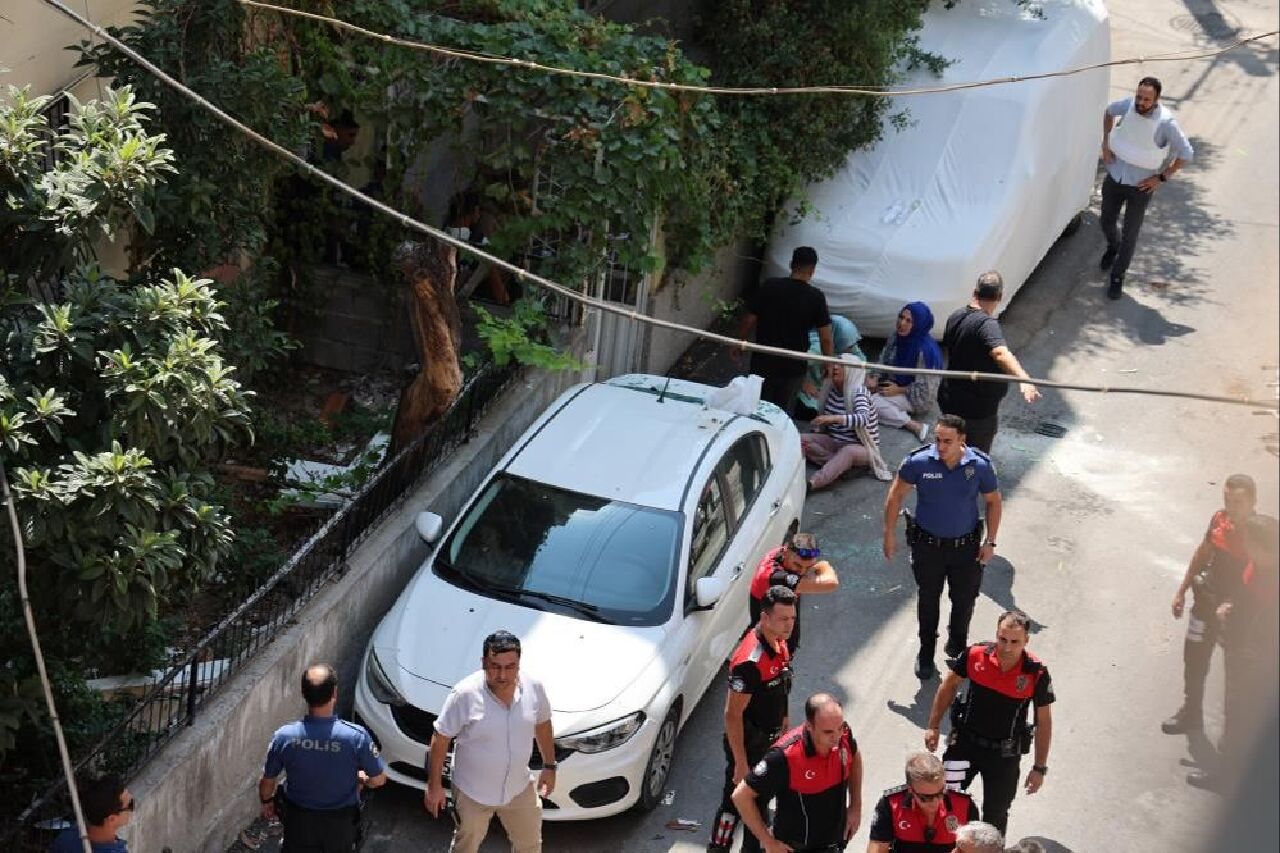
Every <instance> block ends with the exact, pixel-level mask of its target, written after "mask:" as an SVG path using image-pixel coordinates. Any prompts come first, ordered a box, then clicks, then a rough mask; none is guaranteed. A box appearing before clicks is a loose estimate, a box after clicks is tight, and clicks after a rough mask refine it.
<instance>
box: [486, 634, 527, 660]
mask: <svg viewBox="0 0 1280 853" xmlns="http://www.w3.org/2000/svg"><path fill="white" fill-rule="evenodd" d="M503 652H515V653H516V655H517V656H518V655H519V654H520V638H519V637H517V636H516V635H515V634H513V633H511V632H510V631H494V632H493V633H492V634H490V635H489V636H487V637H485V638H484V657H486V658H487V657H489V656H490V655H500V654H502V653H503Z"/></svg>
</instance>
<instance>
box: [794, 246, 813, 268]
mask: <svg viewBox="0 0 1280 853" xmlns="http://www.w3.org/2000/svg"><path fill="white" fill-rule="evenodd" d="M817 265H818V250H817V249H815V248H813V247H812V246H796V247H795V249H794V250H793V251H792V252H791V269H793V270H802V269H807V268H808V267H816V266H817Z"/></svg>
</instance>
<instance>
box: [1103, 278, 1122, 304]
mask: <svg viewBox="0 0 1280 853" xmlns="http://www.w3.org/2000/svg"><path fill="white" fill-rule="evenodd" d="M1123 286H1124V279H1122V278H1113V279H1111V284H1109V285H1108V286H1107V298H1108V299H1112V300H1115V299H1119V298H1120V289H1121V287H1123Z"/></svg>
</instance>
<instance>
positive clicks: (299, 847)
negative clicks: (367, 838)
mask: <svg viewBox="0 0 1280 853" xmlns="http://www.w3.org/2000/svg"><path fill="white" fill-rule="evenodd" d="M280 820H281V822H282V823H283V824H284V843H283V844H282V845H281V847H280V853H352V851H353V850H355V847H356V841H357V839H358V838H359V833H360V809H359V808H357V807H356V806H350V807H348V808H342V809H304V808H302V807H301V806H296V805H294V804H293V803H291V802H289V801H288V800H285V801H284V809H283V811H282V813H281V815H280Z"/></svg>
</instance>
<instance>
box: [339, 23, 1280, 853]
mask: <svg viewBox="0 0 1280 853" xmlns="http://www.w3.org/2000/svg"><path fill="white" fill-rule="evenodd" d="M1276 12H1277V10H1276V4H1275V3H1274V2H1252V0H1223V2H1222V3H1221V4H1220V5H1218V6H1215V5H1214V4H1212V3H1209V2H1203V0H1186V2H1185V3H1179V2H1173V0H1131V1H1130V2H1126V3H1124V4H1122V5H1121V4H1117V5H1116V7H1115V8H1113V11H1112V15H1113V17H1112V34H1113V45H1114V47H1113V54H1114V55H1115V56H1117V57H1119V56H1132V55H1137V54H1152V53H1156V52H1165V51H1174V50H1185V49H1192V48H1197V47H1199V48H1205V47H1213V46H1220V45H1223V44H1226V43H1228V42H1229V41H1231V40H1232V39H1233V38H1234V37H1238V36H1237V35H1236V33H1238V32H1239V29H1240V28H1244V29H1245V30H1250V31H1256V30H1259V29H1265V28H1269V27H1272V26H1274V24H1275V20H1276ZM1276 70H1277V52H1276V49H1275V41H1274V40H1272V42H1270V43H1269V46H1265V47H1264V46H1253V47H1250V48H1246V49H1240V50H1237V51H1235V52H1233V53H1231V54H1230V55H1228V56H1224V57H1222V58H1219V59H1216V60H1213V61H1210V62H1204V61H1201V62H1194V63H1168V64H1159V65H1155V64H1152V65H1147V66H1138V67H1129V68H1117V69H1115V70H1114V71H1113V73H1112V92H1113V97H1123V96H1125V95H1127V94H1130V93H1131V91H1132V88H1133V85H1134V83H1135V82H1136V80H1137V79H1138V78H1139V77H1141V76H1143V75H1144V74H1158V75H1159V76H1161V77H1162V79H1163V80H1164V84H1165V102H1166V104H1168V105H1170V106H1172V107H1173V108H1174V109H1176V110H1177V111H1178V114H1179V117H1180V120H1181V122H1182V124H1183V127H1184V128H1185V129H1186V130H1187V132H1188V134H1189V135H1190V136H1191V137H1192V141H1193V143H1194V145H1195V146H1196V150H1197V158H1196V161H1195V163H1194V165H1192V166H1191V167H1189V168H1188V169H1186V170H1184V172H1183V173H1181V174H1179V175H1178V176H1177V178H1176V179H1175V180H1173V181H1171V182H1170V183H1169V184H1168V185H1166V186H1165V187H1162V188H1161V189H1160V190H1159V191H1158V192H1159V195H1158V197H1157V198H1156V199H1155V200H1154V201H1153V202H1152V204H1151V207H1150V209H1149V211H1148V215H1147V221H1146V225H1145V228H1144V231H1143V235H1142V243H1141V245H1140V247H1139V254H1138V257H1137V258H1136V260H1135V262H1134V264H1133V267H1132V269H1131V271H1130V276H1129V284H1128V286H1127V289H1126V294H1125V297H1124V298H1123V300H1121V301H1120V302H1118V303H1112V302H1108V301H1107V300H1106V299H1105V298H1104V297H1103V288H1104V284H1105V282H1104V280H1103V278H1102V273H1100V272H1099V271H1098V269H1097V266H1096V262H1097V259H1098V257H1099V255H1100V254H1101V251H1102V240H1101V237H1100V235H1099V233H1098V230H1097V217H1096V213H1097V200H1096V198H1095V201H1094V205H1093V208H1092V210H1091V212H1090V215H1089V216H1087V217H1086V220H1085V225H1084V227H1083V228H1081V229H1080V231H1079V232H1078V233H1076V234H1074V235H1073V236H1071V237H1068V238H1066V239H1064V240H1063V241H1061V242H1060V243H1059V244H1058V246H1057V247H1056V248H1055V249H1054V250H1053V251H1052V252H1051V253H1050V255H1049V257H1047V258H1046V260H1045V261H1044V263H1043V264H1042V265H1041V268H1040V269H1039V270H1038V271H1037V273H1036V274H1035V276H1034V277H1033V279H1032V281H1031V282H1030V283H1029V284H1028V285H1027V286H1026V287H1025V288H1024V289H1023V291H1022V292H1021V293H1020V294H1019V295H1018V297H1017V298H1016V299H1015V300H1014V301H1013V303H1012V304H1011V306H1010V307H1009V310H1008V311H1007V312H1006V314H1005V317H1004V324H1005V328H1006V331H1007V332H1008V333H1009V335H1010V339H1011V341H1010V342H1011V344H1012V345H1013V347H1014V350H1015V352H1017V353H1018V355H1019V356H1020V358H1021V359H1022V360H1023V362H1024V364H1025V365H1026V366H1027V368H1028V369H1029V370H1030V371H1031V372H1032V373H1034V374H1036V375H1047V376H1049V377H1052V378H1058V379H1064V380H1074V381H1081V382H1095V383H1104V384H1105V383H1116V384H1131V385H1149V386H1157V387H1178V388H1200V389H1203V390H1206V391H1213V392H1219V393H1224V392H1225V393H1240V394H1247V395H1249V396H1251V397H1261V398H1273V397H1274V396H1275V394H1276V384H1275V383H1276V379H1277V365H1278V364H1280V356H1278V355H1277V333H1276V329H1277V288H1276V283H1277V236H1278V235H1277V224H1278V223H1277V215H1278V214H1277V199H1278V197H1280V193H1278V189H1277V162H1276V158H1277V150H1280V149H1278V146H1277V126H1278V115H1277V93H1278V89H1277V83H1276ZM1099 112H1101V109H1099ZM1064 120H1079V121H1089V122H1095V121H1097V122H1099V123H1100V117H1099V116H1093V115H1089V116H1080V117H1070V118H1065V117H1064ZM1045 421H1048V422H1052V423H1055V424H1059V425H1061V426H1063V427H1065V428H1066V434H1065V435H1064V436H1063V437H1061V438H1050V437H1047V436H1044V435H1040V434H1038V433H1037V432H1035V428H1036V427H1037V426H1038V425H1039V424H1040V423H1041V422H1045ZM913 443H914V442H913V440H912V439H911V437H910V436H908V435H907V434H906V433H905V432H902V431H894V430H887V431H885V456H886V458H887V459H888V460H889V461H890V464H894V463H896V461H897V460H898V459H900V458H901V456H902V454H903V453H904V452H905V451H906V450H907V449H909V448H910V447H911V446H912V445H913ZM1276 448H1277V421H1276V418H1275V417H1274V415H1273V414H1271V413H1268V412H1257V411H1253V410H1250V409H1248V408H1228V407H1223V406H1215V405H1206V404H1198V403H1192V402H1184V401H1168V400H1158V399H1154V398H1140V397H1129V396H1123V395H1106V396H1100V395H1085V394H1080V393H1062V394H1059V393H1054V392H1050V393H1047V394H1046V395H1045V397H1044V399H1042V400H1041V401H1040V402H1039V403H1037V404H1036V405H1035V406H1027V405H1026V404H1024V403H1023V402H1022V401H1021V400H1020V399H1016V400H1015V399H1014V395H1011V397H1010V398H1008V399H1007V401H1006V404H1005V407H1004V411H1003V424H1002V427H1001V433H1000V436H999V438H998V439H997V444H996V449H995V457H996V460H997V463H998V465H999V468H1000V474H1001V478H1002V484H1003V491H1004V495H1005V500H1006V504H1005V507H1006V508H1005V521H1004V525H1003V527H1002V528H1001V531H1000V556H999V557H998V558H997V560H996V561H995V562H994V563H993V564H992V565H991V567H990V568H989V570H988V572H987V576H986V578H985V581H984V588H983V595H982V597H981V599H980V601H979V604H978V608H977V612H976V615H975V618H974V626H975V630H974V634H975V636H976V637H980V636H982V634H983V633H984V632H987V631H988V630H989V629H992V628H993V622H994V620H995V617H996V615H997V613H999V612H1000V611H1001V610H1003V609H1004V608H1006V607H1011V606H1014V605H1016V606H1018V607H1021V608H1023V609H1024V610H1026V611H1027V612H1028V613H1030V614H1031V616H1032V617H1033V619H1034V620H1035V621H1036V623H1037V630H1036V632H1035V634H1034V636H1033V638H1032V641H1031V648H1032V650H1033V651H1035V652H1037V653H1038V654H1039V655H1040V656H1041V657H1042V658H1043V659H1044V660H1045V661H1046V662H1047V664H1048V666H1049V667H1050V671H1051V672H1052V673H1053V676H1054V682H1055V684H1056V686H1057V691H1058V698H1059V701H1058V703H1057V705H1056V706H1055V711H1054V713H1055V728H1054V746H1053V752H1052V755H1051V758H1050V765H1051V772H1050V774H1049V776H1048V779H1047V781H1046V783H1045V786H1044V788H1043V790H1042V791H1041V792H1040V793H1038V794H1036V795H1034V796H1030V797H1028V796H1026V795H1019V797H1018V799H1017V800H1016V801H1015V802H1014V806H1013V810H1012V813H1011V819H1010V830H1011V838H1012V839H1014V840H1016V839H1018V838H1021V837H1025V836H1034V837H1037V838H1039V839H1041V840H1043V841H1046V842H1049V843H1047V844H1046V846H1047V848H1048V849H1049V850H1050V851H1057V852H1058V853H1061V851H1075V853H1093V851H1104V850H1126V851H1132V853H1145V852H1146V851H1150V853H1169V851H1184V850H1185V851H1198V850H1202V849H1210V848H1209V846H1206V844H1207V841H1206V839H1207V834H1208V833H1209V832H1210V830H1211V827H1212V825H1213V822H1214V819H1215V816H1216V813H1217V810H1218V809H1219V807H1220V803H1221V801H1220V800H1219V799H1218V798H1217V797H1215V796H1213V795H1210V794H1206V793H1203V792H1201V791H1198V790H1194V789H1191V788H1189V787H1188V786H1187V785H1186V784H1185V783H1184V781H1183V777H1184V775H1185V773H1186V767H1185V766H1183V765H1182V762H1183V760H1184V759H1185V757H1186V752H1185V744H1184V743H1183V742H1182V740H1181V739H1180V738H1171V737H1167V736H1164V735H1162V734H1161V733H1160V731H1159V728H1158V724H1159V721H1160V720H1161V719H1163V718H1164V717H1165V716H1167V715H1168V714H1169V713H1171V712H1172V711H1173V710H1174V709H1175V708H1176V707H1177V705H1178V702H1179V699H1180V672H1181V670H1180V648H1181V636H1182V634H1181V632H1182V630H1183V625H1182V623H1179V622H1175V621H1174V620H1173V619H1172V618H1171V616H1170V613H1169V607H1168V603H1169V599H1170V597H1171V595H1172V593H1173V589H1174V587H1175V585H1176V584H1177V580H1178V578H1179V576H1180V574H1181V572H1182V570H1183V568H1184V566H1185V564H1186V560H1187V558H1188V557H1189V556H1190V554H1191V552H1192V550H1193V549H1194V547H1195V544H1196V542H1197V539H1198V537H1199V536H1200V535H1201V534H1202V532H1203V529H1204V525H1205V522H1206V521H1207V519H1208V516H1209V514H1210V513H1211V512H1212V511H1213V510H1214V509H1215V508H1216V507H1217V506H1218V499H1219V496H1220V493H1221V483H1222V480H1223V479H1224V477H1225V476H1226V475H1227V474H1229V473H1231V472H1234V471H1250V472H1253V473H1254V474H1255V475H1256V476H1257V478H1258V480H1259V485H1260V490H1261V494H1260V506H1261V509H1262V510H1263V511H1267V512H1271V513H1275V512H1276V505H1277V486H1276V478H1275V475H1276V458H1275V454H1276V452H1277V450H1276ZM883 495H884V486H883V485H882V484H880V483H877V482H876V481H874V480H872V479H870V478H866V477H862V478H855V479H849V480H846V481H844V482H842V483H841V484H839V485H838V486H837V487H836V488H834V489H832V490H830V491H828V492H825V493H821V494H819V495H816V496H814V497H812V498H811V499H810V501H809V503H808V506H807V508H806V517H805V522H804V526H805V527H806V528H808V529H810V530H812V531H814V532H816V533H817V534H818V535H819V536H820V537H821V540H822V542H823V544H824V548H825V549H826V551H827V553H828V554H829V555H830V556H831V557H832V559H833V561H834V564H835V565H836V567H837V568H838V570H839V572H840V576H841V587H840V589H839V591H838V593H836V594H835V595H832V596H827V597H816V596H811V597H810V598H808V599H806V601H805V604H804V607H805V609H806V610H807V611H809V612H806V613H805V615H804V619H805V644H804V647H803V648H802V649H801V651H800V654H799V656H798V659H797V664H796V668H797V675H798V678H797V681H796V685H795V691H794V694H793V696H794V697H803V696H805V695H808V694H809V693H811V692H814V691H816V690H819V689H821V690H829V691H832V692H834V693H836V694H837V695H838V696H841V697H843V698H844V699H845V702H846V709H847V711H848V718H849V721H850V723H851V725H852V727H853V730H854V733H855V735H856V736H857V738H858V740H859V743H860V744H861V746H862V749H863V750H864V754H865V758H866V766H867V780H866V792H865V804H864V808H865V810H866V812H867V815H868V817H869V815H870V810H871V807H872V805H873V803H874V800H875V798H876V797H877V796H878V794H879V792H880V791H881V790H882V789H884V788H887V787H889V786H891V785H893V784H896V783H897V782H898V781H899V780H900V778H901V767H902V760H903V758H904V756H905V754H906V752H907V751H909V750H912V749H915V748H917V747H919V746H920V743H921V730H920V728H921V723H922V721H923V719H924V717H925V715H926V714H927V708H928V703H929V702H930V700H931V698H932V691H933V689H934V687H935V686H936V684H937V682H936V681H934V682H930V683H926V684H923V685H922V684H921V683H920V682H918V681H917V680H916V679H915V677H914V676H913V675H912V672H911V666H912V655H913V652H914V639H913V637H914V610H913V607H914V586H913V583H912V580H911V576H910V573H909V570H908V567H907V563H906V560H905V557H904V556H899V557H898V558H897V559H896V560H895V561H894V562H893V563H891V564H890V563H886V562H885V560H884V558H883V557H882V556H881V554H880V546H879V542H880V533H879V531H880V526H879V525H880V521H879V519H880V507H881V504H882V501H883ZM1213 677H1214V679H1215V680H1214V686H1212V687H1211V688H1210V696H1211V699H1210V701H1209V708H1208V713H1209V725H1210V727H1211V729H1213V728H1214V727H1216V726H1217V725H1219V724H1220V710H1221V701H1220V689H1221V688H1220V683H1221V682H1220V667H1218V665H1217V664H1215V672H1214V676H1213ZM797 701H798V700H797ZM721 702H722V694H721V691H720V689H719V688H716V689H714V691H713V693H711V694H709V695H708V696H707V697H706V698H705V699H704V701H703V702H702V703H701V704H700V705H699V706H698V708H697V709H696V711H695V712H694V714H693V716H692V717H691V719H690V721H689V723H688V725H687V726H686V728H685V730H684V732H683V733H682V735H681V737H680V741H679V744H678V747H677V754H676V763H675V767H674V769H673V771H672V774H671V777H670V780H669V784H668V787H669V789H670V791H671V792H673V798H672V802H671V804H670V805H664V806H660V807H659V808H658V809H657V810H656V811H655V812H653V813H651V814H649V815H643V816H642V815H635V814H629V815H624V816H620V817H616V818H612V819H608V820H602V821H597V822H593V823H590V824H558V823H548V824H547V825H546V829H545V836H544V837H545V849H547V850H548V851H556V853H561V851H565V853H571V851H572V852H574V853H576V851H583V853H586V852H587V851H591V853H595V851H627V853H631V852H632V851H635V852H636V853H642V851H643V853H651V852H652V853H656V851H694V850H700V849H702V848H703V846H704V845H705V844H706V838H707V835H706V832H707V830H706V824H707V823H708V822H709V821H710V820H711V817H712V813H713V811H714V809H715V805H716V802H717V800H718V797H719V787H720V774H721V773H722V764H721V762H722V759H721V754H720V747H719V740H720V731H721V721H720V711H721ZM793 704H794V703H793ZM1026 763H1028V762H1024V764H1026ZM1271 802H1272V803H1274V796H1272V797H1271ZM420 803H421V800H420V794H419V793H418V792H417V791H412V790H408V789H398V788H394V787H393V788H391V789H390V790H384V791H381V792H379V793H378V794H377V796H376V797H375V799H374V801H373V803H372V805H371V808H370V824H369V834H368V838H367V840H366V843H365V848H364V849H365V851H366V853H401V851H443V850H446V849H447V848H448V838H449V836H448V833H447V831H446V829H445V827H444V826H443V824H442V822H440V821H433V820H431V819H430V818H429V817H427V816H426V815H425V814H424V813H423V812H422V809H421V805H420ZM677 817H683V818H692V819H695V820H698V821H700V822H701V823H702V824H703V826H702V828H701V829H700V830H699V831H698V832H696V833H688V832H680V831H672V830H669V829H666V828H665V824H666V823H667V822H668V821H670V820H672V819H673V818H677ZM499 836H500V832H499V831H498V829H497V828H496V825H495V830H494V833H493V835H492V836H491V839H490V841H489V842H488V843H487V844H486V846H485V847H484V850H485V851H498V850H506V849H507V845H506V842H505V839H500V838H499ZM865 844H866V828H865V827H864V828H863V829H862V830H861V831H860V832H859V833H858V835H857V836H856V838H855V841H854V843H853V844H851V845H850V849H851V850H863V849H865Z"/></svg>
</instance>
